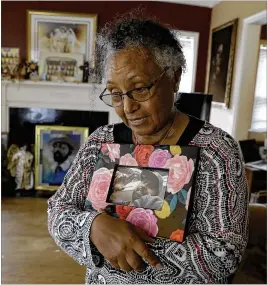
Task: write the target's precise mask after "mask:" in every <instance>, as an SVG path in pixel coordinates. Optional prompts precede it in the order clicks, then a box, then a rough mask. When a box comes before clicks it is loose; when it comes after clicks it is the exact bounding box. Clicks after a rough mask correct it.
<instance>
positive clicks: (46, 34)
mask: <svg viewBox="0 0 267 285" xmlns="http://www.w3.org/2000/svg"><path fill="white" fill-rule="evenodd" d="M27 20H28V28H27V32H28V59H29V60H34V61H39V59H40V53H41V52H42V51H46V52H56V53H80V54H82V55H84V59H85V60H86V61H89V62H91V63H92V64H93V50H94V46H95V44H94V41H95V34H96V29H97V15H96V14H73V13H59V12H47V11H46V12H43V11H31V10H28V11H27Z"/></svg>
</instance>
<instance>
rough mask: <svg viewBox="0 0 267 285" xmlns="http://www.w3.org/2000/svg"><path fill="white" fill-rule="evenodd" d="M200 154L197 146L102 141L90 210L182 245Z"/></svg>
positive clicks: (90, 189) (89, 204) (92, 188)
mask: <svg viewBox="0 0 267 285" xmlns="http://www.w3.org/2000/svg"><path fill="white" fill-rule="evenodd" d="M199 154H200V148H199V147H196V146H179V145H155V146H154V145H134V144H124V143H122V144H119V143H102V144H101V147H99V152H98V154H97V157H98V158H97V160H96V166H95V168H94V173H93V176H92V179H91V182H90V185H89V192H88V195H87V198H86V201H85V211H90V210H91V209H95V210H96V211H98V212H101V213H102V212H105V213H107V214H109V215H111V216H113V217H116V218H120V219H124V220H126V221H128V222H130V223H132V224H134V225H135V226H138V227H141V228H142V229H143V230H144V231H145V232H147V234H148V235H149V236H151V237H156V236H157V237H158V238H165V239H170V240H173V241H177V242H183V241H184V239H185V238H186V236H187V234H188V219H187V217H189V216H190V213H191V211H192V206H193V201H194V196H195V194H194V193H195V185H196V177H197V172H198V165H199ZM177 167H178V168H179V173H180V174H179V178H178V177H177V172H176V171H177V169H178V168H177ZM175 173H176V174H175Z"/></svg>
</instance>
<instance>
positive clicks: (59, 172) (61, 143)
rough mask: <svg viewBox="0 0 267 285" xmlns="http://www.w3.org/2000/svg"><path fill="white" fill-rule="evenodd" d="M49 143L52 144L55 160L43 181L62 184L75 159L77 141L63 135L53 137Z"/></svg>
mask: <svg viewBox="0 0 267 285" xmlns="http://www.w3.org/2000/svg"><path fill="white" fill-rule="evenodd" d="M49 145H50V146H52V154H53V159H54V162H53V163H52V164H51V166H50V170H49V171H47V172H45V175H44V178H43V182H44V183H49V184H50V185H60V183H62V181H63V179H64V177H65V175H66V174H67V172H68V170H69V168H70V166H71V163H72V161H73V151H74V149H75V148H76V147H75V141H73V140H71V138H70V137H67V136H64V135H62V136H59V137H57V138H53V139H51V140H50V142H49Z"/></svg>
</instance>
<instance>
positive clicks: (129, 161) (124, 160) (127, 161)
mask: <svg viewBox="0 0 267 285" xmlns="http://www.w3.org/2000/svg"><path fill="white" fill-rule="evenodd" d="M119 164H120V165H128V166H138V163H137V161H136V160H135V159H134V158H133V157H132V156H131V155H130V153H126V154H125V155H124V156H122V157H121V159H120V163H119Z"/></svg>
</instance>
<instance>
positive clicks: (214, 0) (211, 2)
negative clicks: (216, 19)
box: [160, 0, 223, 8]
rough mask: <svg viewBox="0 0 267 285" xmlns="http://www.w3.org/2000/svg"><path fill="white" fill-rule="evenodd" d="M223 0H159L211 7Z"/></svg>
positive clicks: (161, 0)
mask: <svg viewBox="0 0 267 285" xmlns="http://www.w3.org/2000/svg"><path fill="white" fill-rule="evenodd" d="M222 1H223V0H209V1H204V0H195V1H191V0H160V2H170V3H177V4H185V5H194V6H202V7H209V8H212V7H214V6H215V5H217V4H218V3H220V2H222Z"/></svg>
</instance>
